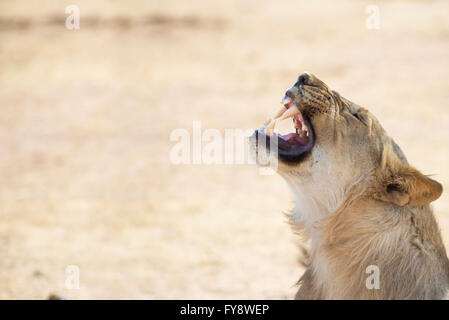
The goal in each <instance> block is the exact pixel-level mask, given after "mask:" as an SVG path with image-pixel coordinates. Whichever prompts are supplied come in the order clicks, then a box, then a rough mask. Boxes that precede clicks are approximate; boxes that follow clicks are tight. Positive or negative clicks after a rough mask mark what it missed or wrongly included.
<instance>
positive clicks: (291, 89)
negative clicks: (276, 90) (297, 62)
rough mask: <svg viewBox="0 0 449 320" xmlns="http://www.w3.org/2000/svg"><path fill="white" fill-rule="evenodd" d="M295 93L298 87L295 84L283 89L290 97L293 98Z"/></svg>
mask: <svg viewBox="0 0 449 320" xmlns="http://www.w3.org/2000/svg"><path fill="white" fill-rule="evenodd" d="M297 94H298V87H297V86H296V85H294V86H293V87H291V88H290V89H288V90H287V91H285V96H287V97H290V98H292V99H294V98H295V96H296V95H297Z"/></svg>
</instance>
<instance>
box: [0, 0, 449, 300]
mask: <svg viewBox="0 0 449 320" xmlns="http://www.w3.org/2000/svg"><path fill="white" fill-rule="evenodd" d="M68 4H77V5H78V6H79V8H80V10H81V28H80V29H79V30H76V31H69V30H67V29H66V28H65V26H64V20H65V18H66V16H67V14H65V12H64V11H65V6H66V5H68ZM369 4H375V5H378V7H379V9H380V29H378V30H372V29H368V28H366V26H365V21H366V19H367V17H368V15H367V13H366V12H365V10H366V8H367V6H368V5H369ZM447 12H449V3H448V2H447V1H426V2H424V1H422V2H421V1H409V2H407V1H338V2H337V1H335V2H330V1H313V3H312V2H311V1H307V2H306V1H305V2H301V1H282V2H275V1H271V2H269V1H262V0H259V1H255V0H241V1H217V2H214V5H211V2H209V1H205V0H199V1H151V2H144V1H126V2H125V1H123V2H119V1H87V0H85V1H81V0H77V1H35V2H34V1H33V2H30V1H2V2H1V4H0V106H1V112H0V144H1V146H2V152H1V153H0V181H1V183H0V219H1V222H0V298H2V299H18V298H26V299H44V298H46V297H47V296H48V295H49V294H50V293H57V294H61V295H65V296H67V297H69V298H74V299H79V298H85V299H97V298H105V299H109V298H116V299H128V298H137V299H153V298H158V299H167V298H188V299H200V298H204V299H218V298H221V299H227V298H230V299H233V298H235V299H239V298H249V299H290V298H292V296H293V294H294V292H295V286H294V284H295V282H296V281H297V279H298V278H299V277H300V275H301V273H302V272H303V269H302V268H301V267H300V266H299V264H298V257H299V251H298V249H297V248H296V244H297V242H298V239H297V238H296V237H295V236H294V235H293V234H292V232H291V230H290V228H289V226H288V224H287V223H286V219H285V217H284V215H283V212H288V210H289V209H291V207H292V201H291V197H290V194H289V192H288V189H287V186H286V185H285V184H284V182H283V181H282V180H281V179H280V178H279V177H277V176H263V175H260V174H259V172H258V170H257V169H256V168H254V167H252V166H249V165H246V164H234V165H206V164H202V165H201V164H200V165H193V164H192V165H174V164H172V163H171V162H170V157H169V154H170V150H171V148H172V147H173V145H174V142H172V141H170V139H169V136H170V133H171V132H172V131H173V130H174V129H177V128H185V129H187V130H188V131H189V132H192V123H193V121H195V120H199V121H201V125H202V128H203V129H209V128H211V129H213V128H215V129H218V130H219V132H220V133H222V134H223V133H224V130H225V129H232V128H240V129H248V128H255V127H257V126H259V125H260V124H261V123H262V122H263V121H264V120H265V118H266V117H267V116H268V115H270V114H271V113H272V112H273V111H274V110H275V109H276V108H278V106H279V101H280V98H281V96H282V95H283V92H284V91H285V89H286V88H288V87H289V86H290V85H291V84H292V83H293V82H294V81H295V79H296V77H297V76H298V74H299V73H301V72H302V71H306V70H307V71H310V72H313V73H315V74H316V75H317V76H319V77H320V78H321V79H323V80H324V81H325V82H327V83H328V84H329V85H330V86H331V87H332V88H334V89H335V90H337V91H339V92H340V93H342V94H343V95H344V96H345V97H347V98H349V99H351V100H353V101H355V102H357V103H359V104H361V105H363V106H365V107H367V108H368V109H369V110H370V111H371V112H372V113H374V114H375V115H377V116H378V118H379V119H380V121H381V122H382V123H383V125H384V127H385V128H386V129H387V131H388V132H389V133H390V134H391V135H392V136H393V137H394V138H395V139H396V141H397V142H398V143H399V145H400V146H401V147H402V149H403V150H404V152H405V154H406V155H407V157H408V158H409V161H410V162H411V163H412V164H413V165H415V166H416V167H417V168H419V169H420V170H422V171H423V172H424V173H426V174H435V176H434V177H435V179H437V180H439V181H440V182H441V183H442V184H443V185H444V187H445V188H446V189H449V166H448V164H449V149H448V145H449V130H448V124H449V109H448V108H449V93H448V92H449V59H448V58H449V57H448V54H449V20H447V16H446V15H447ZM435 209H436V216H437V218H438V220H439V221H440V226H441V229H442V232H443V235H444V237H445V242H446V244H449V193H447V192H446V193H444V194H443V196H442V197H441V198H440V199H439V200H438V201H437V202H435ZM72 265H73V266H77V267H78V268H79V271H80V278H79V280H80V282H79V289H69V288H67V286H66V281H67V279H68V278H67V277H68V274H67V273H66V268H67V267H68V266H72Z"/></svg>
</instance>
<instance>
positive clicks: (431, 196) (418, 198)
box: [253, 74, 449, 299]
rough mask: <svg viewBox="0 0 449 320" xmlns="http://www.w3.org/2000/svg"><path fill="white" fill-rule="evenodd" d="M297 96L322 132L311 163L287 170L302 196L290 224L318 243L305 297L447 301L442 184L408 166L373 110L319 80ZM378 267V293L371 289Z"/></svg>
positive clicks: (313, 245) (301, 294) (281, 169)
mask: <svg viewBox="0 0 449 320" xmlns="http://www.w3.org/2000/svg"><path fill="white" fill-rule="evenodd" d="M295 90H296V91H295V101H296V103H297V105H299V106H300V110H301V112H302V113H303V114H304V115H305V116H307V117H308V118H309V120H310V122H311V124H312V126H313V130H314V133H315V136H316V141H315V146H314V147H313V149H312V151H311V152H310V154H309V155H308V156H307V157H306V158H305V159H304V160H303V161H301V162H300V163H296V164H290V163H283V162H282V161H280V163H279V166H278V173H279V174H280V175H281V176H282V177H283V178H284V179H285V180H286V181H287V183H288V185H289V186H290V188H291V190H292V192H293V195H294V196H295V198H296V207H295V209H294V210H293V212H292V214H291V217H290V220H291V223H292V225H293V226H294V228H295V229H296V230H298V231H299V232H301V233H302V234H303V235H304V236H305V237H307V238H308V239H309V240H310V260H311V262H310V266H309V268H308V269H307V271H306V272H305V273H304V275H303V276H302V278H301V279H300V281H299V283H300V289H299V291H298V293H297V295H296V298H298V299H441V298H444V296H445V295H446V294H447V292H448V288H449V262H448V259H447V256H446V251H445V248H444V245H443V242H442V240H441V236H440V231H439V229H438V226H437V223H436V221H435V218H434V216H433V212H432V209H431V208H430V206H429V203H430V202H431V201H434V200H436V199H437V198H438V197H439V196H440V195H441V192H442V187H441V185H440V184H439V183H438V182H436V181H435V180H432V179H430V178H429V177H427V176H425V175H423V174H422V173H420V172H419V171H418V170H417V169H415V168H413V167H411V166H410V165H409V164H408V163H407V160H406V158H405V156H404V155H403V153H402V151H401V149H400V148H399V146H397V144H396V143H395V142H394V141H393V140H392V139H391V138H390V137H389V136H388V135H387V133H386V132H385V130H384V129H383V128H382V127H381V125H380V124H379V122H378V121H377V119H376V118H375V117H374V116H373V115H371V114H370V113H369V112H368V111H367V110H366V109H364V108H361V107H359V106H358V105H356V104H354V103H352V102H350V101H349V100H347V99H345V98H343V97H341V96H340V95H339V94H338V93H336V92H334V91H331V90H330V89H329V88H328V87H327V85H326V84H324V83H323V82H322V81H320V80H318V79H317V78H316V77H315V76H313V75H310V74H309V81H308V83H307V84H306V85H304V86H300V87H299V88H295ZM253 146H254V144H253ZM369 266H376V267H377V268H378V270H379V272H380V278H379V279H380V282H379V288H378V289H370V288H368V287H367V285H366V280H367V278H368V277H369V276H370V274H369V273H367V272H366V270H367V267H369Z"/></svg>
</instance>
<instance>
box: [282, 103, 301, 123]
mask: <svg viewBox="0 0 449 320" xmlns="http://www.w3.org/2000/svg"><path fill="white" fill-rule="evenodd" d="M298 113H300V111H299V109H298V107H297V106H296V105H293V106H291V107H290V108H288V109H287V111H285V112H284V114H283V115H282V117H281V118H280V119H281V120H284V119H288V118H291V117H294V116H295V115H297V114H298Z"/></svg>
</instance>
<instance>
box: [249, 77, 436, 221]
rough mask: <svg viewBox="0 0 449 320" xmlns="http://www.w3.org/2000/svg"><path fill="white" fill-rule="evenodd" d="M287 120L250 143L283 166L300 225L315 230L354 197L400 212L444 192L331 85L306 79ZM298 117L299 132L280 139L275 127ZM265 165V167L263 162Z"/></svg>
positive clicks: (290, 98)
mask: <svg viewBox="0 0 449 320" xmlns="http://www.w3.org/2000/svg"><path fill="white" fill-rule="evenodd" d="M284 102H285V108H286V110H284V111H285V113H284V114H288V115H287V116H283V115H282V116H279V115H280V114H282V113H283V112H284V111H281V112H280V113H278V114H277V115H276V116H277V118H276V119H274V120H273V119H272V120H271V121H268V122H267V124H266V125H264V126H262V127H261V128H260V129H259V130H257V131H256V132H255V133H254V134H253V135H252V136H251V138H250V139H249V143H250V150H251V151H250V152H251V153H252V154H253V155H254V156H255V157H256V158H257V159H259V160H260V159H261V157H260V156H261V155H265V156H269V157H270V158H273V157H274V158H276V160H278V163H277V166H276V171H277V173H278V174H279V175H281V176H282V177H283V178H284V179H285V180H286V181H287V183H288V185H289V186H290V188H291V190H292V192H293V194H294V196H295V199H296V209H295V210H294V215H295V216H296V219H297V220H302V221H303V222H305V223H313V222H314V221H316V220H317V219H320V218H324V217H325V216H328V215H330V214H332V212H334V211H335V210H337V208H338V207H340V206H341V205H343V204H344V203H347V202H348V201H349V200H348V199H349V198H351V197H370V198H372V199H375V200H377V201H382V202H387V203H391V204H393V205H397V206H407V205H410V206H421V205H425V204H428V203H430V202H431V201H434V200H436V199H437V198H438V197H439V196H440V195H441V192H442V186H441V184H439V183H438V182H437V181H435V180H432V179H430V178H429V177H427V176H425V175H423V174H422V173H420V172H419V171H418V170H416V169H415V168H413V167H411V166H410V165H409V164H408V163H407V160H406V158H405V156H404V155H403V153H402V151H401V149H400V148H399V146H398V145H397V144H396V143H395V142H394V141H393V139H392V138H390V137H389V136H388V134H387V133H386V131H385V130H384V129H383V128H382V126H381V125H380V123H379V122H378V120H377V119H376V118H375V117H374V116H373V115H372V114H371V113H369V112H368V111H367V110H366V109H364V108H362V107H360V106H358V105H357V104H355V103H353V102H351V101H349V100H347V99H345V98H343V97H342V96H341V95H340V94H338V93H337V92H335V91H333V90H331V89H330V88H329V87H328V86H327V85H326V84H325V83H324V82H323V81H321V80H319V79H318V78H317V77H315V76H314V75H312V74H310V73H303V74H301V75H300V76H299V78H298V80H297V81H296V83H295V84H294V85H293V86H292V87H291V88H290V89H288V90H287V92H286V93H285V97H284ZM289 117H293V119H294V127H295V128H294V129H295V132H292V133H289V134H286V135H279V134H277V133H274V132H271V131H270V130H268V131H267V128H268V126H270V125H271V127H273V125H272V124H273V123H274V124H275V123H276V121H280V120H281V119H283V118H289ZM257 163H258V164H259V165H260V166H264V165H267V162H266V161H265V163H264V161H258V162H257Z"/></svg>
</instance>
